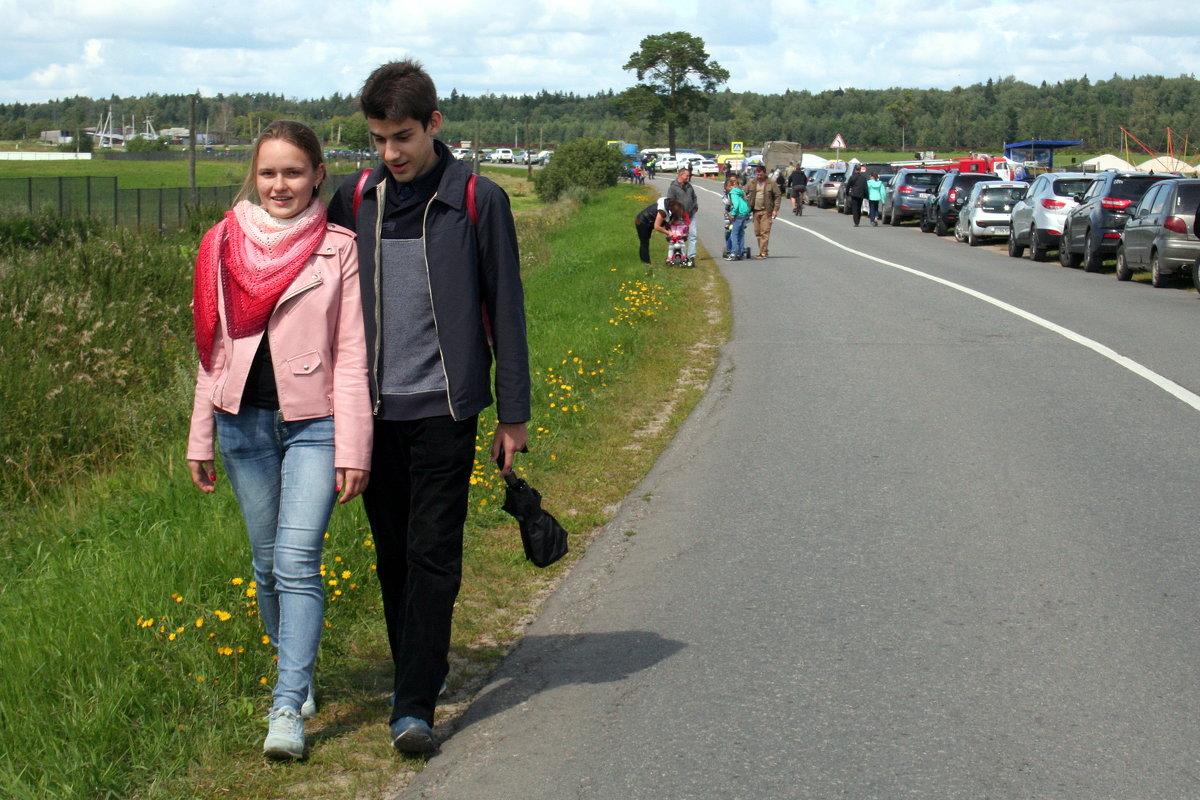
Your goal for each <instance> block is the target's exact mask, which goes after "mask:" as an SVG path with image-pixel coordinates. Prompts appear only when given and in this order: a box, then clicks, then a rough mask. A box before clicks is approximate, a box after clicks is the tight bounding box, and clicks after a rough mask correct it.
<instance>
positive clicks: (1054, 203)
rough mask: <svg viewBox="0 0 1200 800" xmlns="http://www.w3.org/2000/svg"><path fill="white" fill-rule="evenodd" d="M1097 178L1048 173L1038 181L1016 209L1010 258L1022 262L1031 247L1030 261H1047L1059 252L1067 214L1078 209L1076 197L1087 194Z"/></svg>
mask: <svg viewBox="0 0 1200 800" xmlns="http://www.w3.org/2000/svg"><path fill="white" fill-rule="evenodd" d="M1093 178H1095V173H1092V174H1088V173H1084V172H1046V173H1043V174H1041V175H1038V176H1037V177H1036V178H1034V179H1033V183H1031V184H1029V191H1028V192H1026V194H1025V197H1024V199H1022V200H1021V201H1020V202H1019V203H1017V204H1016V205H1015V206H1014V207H1013V213H1012V233H1011V234H1009V237H1008V254H1009V255H1010V256H1012V257H1013V258H1020V257H1021V255H1022V254H1023V253H1024V252H1025V248H1026V247H1028V248H1029V257H1030V258H1032V259H1033V260H1034V261H1045V260H1046V251H1047V250H1057V249H1058V242H1059V239H1060V238H1062V229H1063V221H1064V220H1065V219H1066V218H1067V213H1068V212H1069V211H1070V210H1071V209H1072V208H1074V207H1075V206H1077V205H1078V202H1077V201H1076V200H1075V195H1082V194H1083V193H1084V192H1086V191H1087V188H1088V186H1090V185H1091V183H1092V179H1093Z"/></svg>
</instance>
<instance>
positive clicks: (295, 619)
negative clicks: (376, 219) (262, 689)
mask: <svg viewBox="0 0 1200 800" xmlns="http://www.w3.org/2000/svg"><path fill="white" fill-rule="evenodd" d="M324 178H325V165H324V162H323V159H322V153H321V143H320V141H319V140H318V139H317V137H316V134H314V133H313V132H312V130H310V129H309V128H308V127H306V126H304V125H301V124H300V123H298V122H290V121H279V122H274V123H272V124H271V125H269V126H268V127H267V128H266V129H265V130H264V131H263V132H262V135H261V136H259V138H258V141H257V143H256V144H255V149H254V157H253V161H252V162H251V169H250V174H249V175H248V176H247V178H246V182H245V184H244V185H243V187H242V191H241V192H240V193H239V195H238V197H239V199H238V201H237V202H236V203H235V205H234V207H233V209H232V210H230V211H229V212H228V213H227V214H226V215H225V218H224V219H223V220H221V222H219V223H217V225H215V226H214V227H213V228H212V229H211V230H209V232H208V233H207V234H205V236H204V239H203V241H202V242H201V245H200V253H199V255H198V256H197V258H196V275H195V287H194V295H193V305H192V310H193V317H194V322H195V329H196V349H197V351H198V353H199V355H200V368H199V370H198V372H197V377H196V394H195V399H194V403H193V408H192V423H191V432H190V435H189V439H188V452H187V459H188V467H189V469H190V471H191V477H192V482H193V483H195V484H196V486H197V487H198V488H199V489H200V490H201V491H203V492H212V491H214V489H215V488H216V480H217V472H216V466H215V461H214V456H215V452H214V451H215V449H216V448H215V447H214V440H215V442H216V443H219V447H220V451H221V460H222V463H223V464H224V465H225V470H226V471H227V473H228V475H229V482H230V484H232V486H233V491H234V494H235V495H236V496H237V500H238V505H239V506H240V507H241V510H242V516H243V517H244V519H245V522H246V528H247V531H248V532H249V536H250V549H251V558H252V562H253V566H254V579H255V581H256V583H257V598H258V606H259V611H260V613H261V614H262V618H263V622H264V623H265V625H266V628H267V635H268V636H269V637H270V640H271V643H272V644H273V645H274V646H275V648H276V650H277V652H278V656H279V659H278V662H279V663H278V670H279V675H278V680H277V683H276V685H275V688H274V691H273V697H272V704H271V712H270V715H269V720H270V727H269V732H268V734H267V738H266V741H265V742H264V743H263V752H264V754H265V755H266V756H267V757H269V758H276V759H292V758H301V757H302V756H303V755H304V718H305V717H306V716H311V715H312V714H315V713H316V704H315V701H314V698H313V691H312V675H313V665H314V663H315V661H316V656H317V646H318V644H319V642H320V638H321V629H322V627H323V624H324V622H323V621H324V598H325V595H324V588H323V586H322V582H321V545H322V543H323V540H324V535H325V529H326V526H327V525H328V523H329V517H330V515H331V514H332V513H333V505H334V501H335V499H337V495H338V492H340V493H341V497H340V501H341V502H342V503H345V502H347V501H348V500H350V499H351V498H353V497H355V496H357V495H358V494H360V493H361V492H362V490H363V489H364V488H365V487H366V485H367V478H368V470H369V469H370V464H371V433H372V414H371V405H370V396H369V388H368V384H367V364H366V343H365V341H364V338H363V337H364V332H363V319H362V299H361V295H360V293H359V286H358V256H357V250H356V249H355V245H354V236H353V235H352V234H351V233H350V232H349V231H347V230H345V229H344V228H340V227H338V226H336V225H332V224H330V223H328V222H327V221H326V218H325V206H324V205H323V204H322V202H321V200H320V194H319V192H320V185H321V181H323V180H324ZM248 197H254V198H256V199H257V201H258V202H257V204H255V203H252V202H250V200H248V199H246V198H248Z"/></svg>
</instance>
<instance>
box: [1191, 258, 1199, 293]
mask: <svg viewBox="0 0 1200 800" xmlns="http://www.w3.org/2000/svg"><path fill="white" fill-rule="evenodd" d="M1192 286H1195V287H1196V291H1200V258H1197V259H1196V260H1195V261H1193V262H1192Z"/></svg>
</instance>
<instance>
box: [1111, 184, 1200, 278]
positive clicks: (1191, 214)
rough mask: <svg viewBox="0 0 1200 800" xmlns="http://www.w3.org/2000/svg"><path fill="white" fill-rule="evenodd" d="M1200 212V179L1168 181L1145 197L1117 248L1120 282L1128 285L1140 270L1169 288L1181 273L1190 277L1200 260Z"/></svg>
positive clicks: (1130, 216)
mask: <svg viewBox="0 0 1200 800" xmlns="http://www.w3.org/2000/svg"><path fill="white" fill-rule="evenodd" d="M1198 208H1200V179H1197V178H1189V179H1175V180H1164V181H1162V182H1160V183H1158V184H1156V185H1154V186H1151V187H1150V189H1149V190H1148V191H1147V192H1146V194H1144V195H1143V196H1142V199H1141V200H1140V201H1139V202H1138V204H1137V206H1136V207H1135V208H1134V209H1133V212H1132V213H1131V214H1130V215H1129V221H1128V222H1126V223H1125V230H1124V231H1122V232H1121V244H1120V245H1118V246H1117V280H1119V281H1127V280H1129V279H1130V278H1132V277H1133V273H1134V272H1135V271H1137V270H1141V269H1148V270H1150V283H1152V284H1153V285H1154V286H1166V285H1167V283H1169V282H1170V280H1171V278H1173V277H1175V276H1177V275H1179V274H1180V273H1183V274H1185V275H1186V274H1188V273H1190V272H1191V271H1192V265H1193V264H1195V263H1196V261H1197V259H1200V239H1198V238H1197V237H1196V217H1197V209H1198Z"/></svg>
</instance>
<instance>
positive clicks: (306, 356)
mask: <svg viewBox="0 0 1200 800" xmlns="http://www.w3.org/2000/svg"><path fill="white" fill-rule="evenodd" d="M287 363H288V369H290V370H291V373H292V374H293V375H311V374H312V373H314V372H316V371H317V368H318V367H320V366H321V354H320V353H319V352H317V351H316V350H309V351H308V352H307V353H301V354H300V355H298V356H292V357H291V358H289V359H288V360H287Z"/></svg>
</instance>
